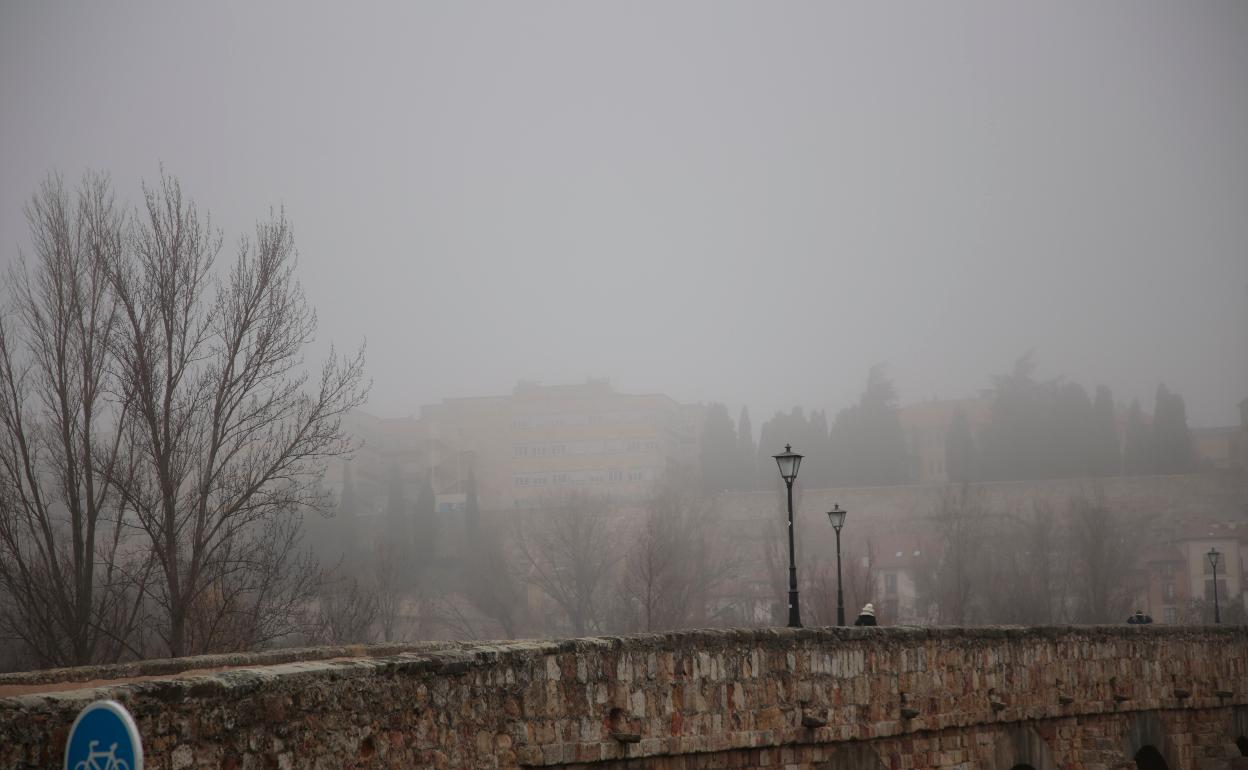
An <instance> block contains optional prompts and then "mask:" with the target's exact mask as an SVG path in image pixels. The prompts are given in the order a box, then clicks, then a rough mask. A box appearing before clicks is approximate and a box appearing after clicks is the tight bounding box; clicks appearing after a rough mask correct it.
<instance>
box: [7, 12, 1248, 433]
mask: <svg viewBox="0 0 1248 770" xmlns="http://www.w3.org/2000/svg"><path fill="white" fill-rule="evenodd" d="M0 76H2V77H0V180H2V181H0V247H2V252H0V257H2V259H3V261H7V260H9V259H11V258H12V257H13V256H14V255H15V254H16V253H17V250H18V249H19V247H20V248H26V243H27V232H26V225H25V221H24V219H23V216H22V213H21V208H22V206H23V204H24V202H25V201H26V199H27V198H28V197H29V195H30V194H31V193H32V192H33V190H34V188H35V186H36V185H37V184H38V182H39V181H40V180H41V178H42V177H43V176H44V175H45V174H46V173H47V172H48V171H50V170H60V171H61V172H63V173H64V174H65V176H66V178H67V180H69V181H72V182H76V181H77V180H78V178H79V177H80V176H81V173H82V171H83V170H84V169H86V168H96V169H103V170H108V171H111V172H112V174H113V179H114V182H115V184H116V186H117V187H118V190H119V192H121V193H123V194H124V195H125V196H127V197H129V198H130V199H131V200H132V201H133V200H135V199H137V197H138V184H139V182H140V180H142V179H148V180H152V179H155V178H156V177H157V175H158V173H159V163H161V162H163V163H164V164H165V165H166V167H167V169H168V170H169V171H170V172H171V173H173V174H175V175H177V176H178V177H179V178H180V179H181V180H182V182H183V184H184V187H185V188H186V190H187V191H188V192H189V193H190V194H192V195H193V196H194V197H195V198H196V199H197V200H199V201H200V202H201V203H202V204H203V205H204V206H205V207H207V208H209V209H210V210H211V211H212V212H213V214H214V217H215V219H216V221H217V223H218V224H220V225H222V226H223V227H224V228H225V229H226V232H227V234H228V235H230V236H231V237H233V236H235V235H237V234H238V233H241V232H243V231H244V230H245V229H248V228H250V226H251V224H252V223H254V221H255V220H256V219H257V218H258V217H259V216H261V215H262V214H263V213H264V212H266V211H267V209H268V207H269V206H271V205H285V206H286V208H287V211H288V213H289V215H290V217H291V218H292V220H293V223H294V225H295V236H296V242H297V243H298V245H299V247H300V253H301V260H302V261H301V275H302V279H303V282H304V285H305V288H306V289H307V291H308V294H309V296H310V298H311V299H312V301H313V303H314V304H315V305H316V306H317V307H318V308H319V310H320V316H321V337H322V341H323V344H321V345H320V350H319V351H318V352H322V353H323V352H324V351H325V350H327V346H328V343H329V341H335V342H337V343H338V344H339V345H340V346H345V347H348V348H349V347H353V346H354V345H356V344H358V342H359V341H360V340H361V339H362V338H364V337H367V339H368V344H369V369H370V374H371V375H372V376H373V377H374V379H375V386H374V389H373V397H372V400H371V403H370V407H369V408H370V411H374V412H377V413H379V414H387V415H395V414H407V413H413V412H415V411H416V410H417V408H418V406H419V404H421V403H427V402H431V401H435V400H438V399H440V398H443V397H446V396H457V395H484V394H492V393H503V392H507V391H509V389H510V388H511V386H512V385H513V384H514V383H515V381H516V380H517V379H518V378H530V379H535V380H540V381H543V382H546V383H548V384H554V383H562V382H577V381H581V380H583V379H584V378H585V377H586V376H607V377H610V378H611V379H612V381H613V382H614V383H615V384H616V385H617V386H618V387H619V388H621V389H624V390H628V391H663V392H667V393H669V394H671V395H672V396H674V397H676V398H678V399H682V400H690V401H697V400H722V401H726V402H728V403H729V404H730V406H731V408H732V409H734V410H735V409H736V408H737V407H738V406H739V405H740V404H741V403H747V404H748V405H749V406H750V408H751V412H752V414H753V416H754V418H755V421H756V422H759V421H761V420H763V419H765V418H766V417H768V416H769V415H770V413H771V412H772V411H774V410H775V409H778V408H785V409H787V408H788V407H790V406H792V405H794V404H802V405H804V406H806V407H808V408H821V407H830V408H832V409H837V408H840V407H841V406H843V405H845V404H847V403H848V402H849V401H850V400H852V399H853V398H855V397H856V395H857V393H858V392H859V391H860V390H861V388H862V385H863V382H864V380H865V375H866V370H867V368H868V367H869V366H870V365H871V364H873V363H876V362H879V361H886V362H888V363H890V364H891V372H892V374H893V375H894V376H895V378H896V380H897V383H898V385H899V388H900V390H901V396H902V400H903V401H904V402H911V401H916V400H923V399H927V398H931V397H934V396H938V397H941V398H949V397H956V396H962V395H968V394H970V393H973V392H974V390H975V389H977V388H980V387H984V386H986V385H987V384H988V375H990V374H992V373H998V372H1002V371H1005V370H1007V369H1008V368H1009V366H1010V365H1011V364H1012V362H1013V361H1014V359H1015V358H1016V357H1017V356H1018V355H1019V354H1021V353H1022V352H1024V351H1025V350H1027V349H1029V348H1033V347H1034V348H1036V350H1037V354H1038V358H1039V361H1040V363H1041V371H1040V374H1041V375H1044V376H1056V375H1065V376H1067V377H1070V378H1072V379H1075V380H1077V381H1080V382H1083V383H1084V384H1085V385H1089V386H1092V385H1095V384H1097V383H1105V384H1108V385H1110V386H1111V387H1112V388H1113V389H1114V394H1115V396H1116V397H1117V398H1118V399H1119V400H1120V401H1125V400H1129V399H1130V398H1131V397H1133V396H1139V397H1140V398H1141V401H1142V402H1144V404H1145V406H1146V408H1149V409H1151V407H1152V393H1153V390H1154V388H1155V387H1156V385H1157V383H1158V382H1159V381H1164V382H1165V383H1167V384H1168V385H1170V386H1171V387H1172V388H1174V389H1177V390H1178V391H1179V392H1180V393H1182V394H1183V395H1184V396H1185V397H1186V399H1187V402H1188V410H1189V418H1190V420H1191V422H1192V423H1193V424H1196V425H1202V424H1228V423H1232V422H1234V421H1235V411H1234V405H1235V404H1236V403H1237V402H1238V401H1239V400H1240V399H1242V398H1244V397H1245V396H1248V3H1243V2H1225V3H1211V2H1210V3H1170V2H1155V3H1145V2H1134V1H1133V2H1103V3H1095V4H1085V3H1075V2H1068V3H1032V4H1022V3H1008V4H1006V3H984V4H968V3H953V4H951V3H941V4H913V5H907V6H906V7H904V8H901V7H892V8H879V7H877V6H876V5H874V4H872V5H870V6H868V5H866V4H862V5H858V4H853V5H851V4H837V5H832V4H823V3H819V4H805V3H796V2H791V3H783V4H771V3H768V4H763V3H728V2H714V3H709V2H708V3H677V4H666V3H664V4H657V3H656V4H631V3H630V4H624V3H619V4H611V5H607V4H600V3H594V4H579V3H542V4H531V3H525V4H512V3H498V4H463V3H439V4H421V5H411V4H403V5H394V6H374V5H367V6H364V5H358V4H354V3H352V4H347V3H332V4H325V5H316V6H314V5H311V4H308V3H298V4H289V5H280V6H279V5H272V4H265V5H263V6H260V7H252V6H251V5H250V4H243V3H238V4H228V5H222V4H217V3H211V4H209V3H199V4H167V3H160V4H136V3H126V4H112V3H109V4H105V3H82V4H73V5H68V4H60V3H43V2H40V3H35V2H32V3H26V4H18V3H16V2H6V3H4V4H3V5H2V6H0Z"/></svg>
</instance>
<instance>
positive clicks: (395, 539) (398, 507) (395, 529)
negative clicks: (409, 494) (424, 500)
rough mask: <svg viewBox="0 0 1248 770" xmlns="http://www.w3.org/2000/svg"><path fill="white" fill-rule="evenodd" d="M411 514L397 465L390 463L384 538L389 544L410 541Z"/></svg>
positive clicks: (387, 473)
mask: <svg viewBox="0 0 1248 770" xmlns="http://www.w3.org/2000/svg"><path fill="white" fill-rule="evenodd" d="M411 519H412V515H411V511H410V510H408V507H407V500H406V499H405V495H404V494H403V478H402V477H401V476H400V475H399V466H398V465H397V464H395V463H391V465H390V468H389V469H388V470H387V471H386V538H387V542H388V543H389V544H391V545H397V544H401V543H408V542H411V537H412V526H411V524H412V521H411Z"/></svg>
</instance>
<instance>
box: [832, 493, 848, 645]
mask: <svg viewBox="0 0 1248 770" xmlns="http://www.w3.org/2000/svg"><path fill="white" fill-rule="evenodd" d="M846 513H847V511H845V509H843V508H841V506H840V505H837V504H836V503H833V504H832V510H830V511H828V521H830V522H832V529H834V530H836V624H837V625H838V626H843V625H845V595H844V594H842V593H841V527H843V526H845V514H846Z"/></svg>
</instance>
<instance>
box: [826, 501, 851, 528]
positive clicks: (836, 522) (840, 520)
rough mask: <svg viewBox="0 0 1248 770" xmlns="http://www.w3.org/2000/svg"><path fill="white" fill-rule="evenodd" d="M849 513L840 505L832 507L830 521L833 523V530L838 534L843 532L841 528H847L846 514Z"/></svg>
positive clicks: (829, 515) (829, 513) (829, 512)
mask: <svg viewBox="0 0 1248 770" xmlns="http://www.w3.org/2000/svg"><path fill="white" fill-rule="evenodd" d="M846 513H847V511H846V510H845V509H844V508H842V507H841V506H839V505H834V506H832V510H830V511H828V521H830V522H832V529H835V530H836V531H837V532H840V531H841V527H843V526H845V514H846Z"/></svg>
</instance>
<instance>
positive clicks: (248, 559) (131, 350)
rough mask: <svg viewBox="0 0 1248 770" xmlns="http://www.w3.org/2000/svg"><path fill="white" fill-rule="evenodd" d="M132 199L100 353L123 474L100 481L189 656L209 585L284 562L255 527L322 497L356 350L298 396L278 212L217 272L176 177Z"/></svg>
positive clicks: (339, 440)
mask: <svg viewBox="0 0 1248 770" xmlns="http://www.w3.org/2000/svg"><path fill="white" fill-rule="evenodd" d="M145 201H146V205H145V208H144V211H143V214H142V215H141V216H140V217H139V218H138V220H137V221H136V222H135V224H134V226H133V228H132V229H131V235H130V238H129V248H128V250H126V251H125V252H123V253H119V254H117V255H114V256H113V257H112V258H110V259H109V260H108V265H109V272H110V276H109V277H110V281H111V286H112V290H113V292H114V293H115V295H116V299H117V303H118V309H119V314H120V317H119V319H118V328H117V330H116V333H115V334H114V344H113V346H112V348H113V351H114V354H115V355H116V357H117V360H118V374H119V379H120V384H121V389H122V391H123V392H125V393H126V394H128V397H129V398H130V399H132V401H133V407H132V411H133V419H132V420H131V421H130V422H129V423H128V425H127V426H126V430H125V446H126V449H127V450H128V459H129V460H130V461H132V462H133V463H134V473H133V476H132V478H129V479H127V483H126V484H118V485H115V487H116V489H117V491H118V492H119V493H121V494H122V495H123V498H124V502H125V505H126V507H127V508H128V509H130V510H133V511H134V513H135V516H136V517H137V520H138V524H139V526H140V527H141V528H142V530H143V531H144V532H145V533H146V535H147V537H148V538H149V540H150V542H151V545H152V550H153V554H154V556H155V558H156V561H157V564H158V565H159V569H158V574H159V575H160V578H161V579H160V580H159V581H157V582H156V585H155V589H154V591H153V595H154V596H155V598H156V600H157V601H158V603H159V605H160V607H161V609H162V611H163V614H164V623H163V626H162V629H161V633H162V636H163V639H164V642H165V644H166V645H167V649H168V652H169V654H171V655H175V656H177V655H185V654H188V653H194V652H199V651H201V649H202V645H203V644H204V640H203V639H199V640H194V639H191V638H188V636H189V635H188V631H189V629H190V628H191V624H192V623H193V622H195V621H194V620H193V618H192V613H193V612H194V611H195V610H196V608H197V607H201V606H203V604H204V603H205V601H206V600H207V597H210V594H211V592H213V591H214V590H216V588H215V587H216V586H217V585H218V584H219V582H220V581H222V580H223V579H225V578H227V577H229V576H232V575H236V574H239V573H240V572H245V571H249V570H254V569H255V567H256V565H257V564H260V565H264V564H266V563H271V562H272V560H273V559H274V558H275V557H276V558H279V560H280V559H282V558H284V555H277V554H274V553H272V552H270V551H267V550H266V547H265V546H266V544H270V543H273V542H284V543H286V544H287V545H292V546H293V545H294V544H297V540H295V541H291V540H285V541H273V540H271V539H268V538H266V537H264V536H263V534H261V533H262V532H263V530H264V528H265V527H267V526H271V525H272V522H273V520H274V519H280V518H283V517H297V516H299V515H300V513H301V512H302V511H304V510H308V509H314V510H315V509H321V508H323V507H324V506H325V505H326V504H327V502H328V501H327V500H326V498H325V496H324V495H323V493H322V492H321V490H320V488H319V486H318V485H317V484H316V479H317V478H318V476H319V475H321V474H322V473H323V472H324V464H325V460H326V459H327V458H329V457H331V456H334V455H338V454H341V453H344V452H346V451H347V450H348V448H349V446H348V441H347V439H346V438H345V437H344V435H343V433H342V431H341V428H340V418H341V416H342V415H343V414H344V413H345V412H346V411H348V410H349V409H351V408H352V407H355V406H357V405H359V404H360V403H361V402H362V400H363V393H364V387H363V386H362V380H363V373H362V367H363V354H362V351H361V352H360V353H359V354H357V355H356V356H354V357H353V358H348V359H338V358H337V357H335V356H332V355H331V359H330V360H329V361H328V362H327V363H326V364H325V365H324V367H323V368H322V369H321V373H320V377H319V381H318V382H316V383H314V387H313V392H312V393H311V394H308V393H306V392H305V386H307V385H309V383H308V376H307V374H305V373H304V371H303V369H302V364H303V359H302V354H303V350H304V347H305V346H306V345H307V344H308V343H309V342H311V341H312V339H313V337H314V333H315V329H316V317H315V314H314V313H313V311H312V310H311V308H310V307H309V306H308V304H307V302H306V300H305V299H304V296H303V293H302V290H301V289H300V288H299V285H298V283H297V282H296V281H295V278H294V274H293V273H294V265H295V255H294V245H293V241H292V238H291V233H290V228H289V225H288V224H287V222H286V219H285V217H284V216H283V215H281V214H278V215H276V216H275V217H274V218H272V219H271V220H270V221H269V222H267V223H264V224H261V225H259V226H258V227H257V231H256V237H255V240H251V239H247V238H244V239H241V240H240V242H239V246H238V256H237V258H236V259H235V260H234V262H233V264H232V265H231V266H230V269H229V271H228V275H226V276H224V277H223V278H218V277H217V276H216V274H215V273H214V270H213V267H214V263H215V260H216V257H217V253H218V252H219V250H220V247H221V236H220V235H219V234H218V233H217V232H216V231H215V230H213V229H212V227H211V225H210V224H209V222H208V220H207V219H206V218H201V217H200V214H199V212H198V210H197V208H196V207H195V205H194V204H193V203H191V202H190V201H187V200H185V199H184V198H183V196H182V191H181V188H180V187H179V185H178V183H177V182H176V181H175V180H173V179H170V178H168V177H163V176H162V179H161V185H160V188H159V189H155V190H153V189H145ZM279 528H280V525H279ZM257 530H260V532H257ZM260 569H261V571H263V569H264V567H263V566H261V568H260ZM298 582H303V581H298ZM249 598H251V599H254V598H255V595H254V593H253V594H251V595H250V596H249ZM208 604H209V605H211V604H212V602H211V601H208ZM275 609H277V607H275V606H273V605H270V606H269V607H268V608H267V609H266V610H265V611H272V610H275Z"/></svg>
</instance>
